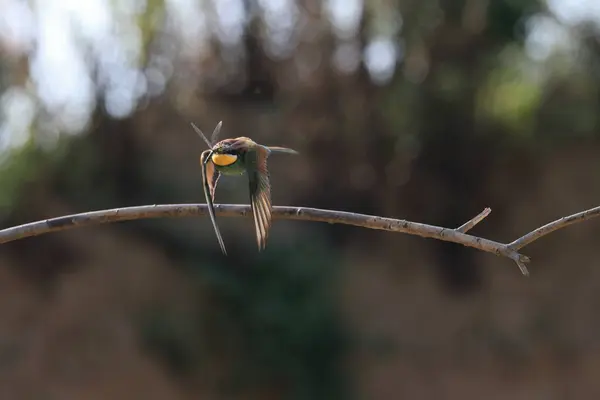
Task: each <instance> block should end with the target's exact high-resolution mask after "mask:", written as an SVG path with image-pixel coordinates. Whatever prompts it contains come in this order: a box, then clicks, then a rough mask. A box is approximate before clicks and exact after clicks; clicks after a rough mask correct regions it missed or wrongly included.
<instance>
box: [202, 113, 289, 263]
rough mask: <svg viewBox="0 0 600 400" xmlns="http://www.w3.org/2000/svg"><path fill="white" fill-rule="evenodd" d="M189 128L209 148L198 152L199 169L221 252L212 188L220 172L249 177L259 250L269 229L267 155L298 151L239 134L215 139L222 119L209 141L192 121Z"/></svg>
mask: <svg viewBox="0 0 600 400" xmlns="http://www.w3.org/2000/svg"><path fill="white" fill-rule="evenodd" d="M191 125H192V128H193V129H194V130H195V131H196V133H197V134H198V135H199V136H200V137H201V138H202V139H203V140H204V142H205V143H206V144H207V145H208V147H209V149H208V150H205V151H203V152H202V154H201V155H200V165H201V168H202V183H203V187H204V196H205V198H206V204H207V205H208V213H209V215H210V219H211V222H212V225H213V228H214V229H215V233H216V235H217V240H218V242H219V245H220V246H221V251H222V252H223V254H224V255H227V250H226V249H225V243H224V242H223V238H222V236H221V232H220V231H219V226H218V225H217V222H216V218H215V210H214V204H213V203H214V199H215V189H216V188H217V182H218V181H219V178H220V177H221V175H238V176H239V175H244V174H246V175H247V176H248V183H249V191H250V206H251V209H252V214H253V217H254V226H255V229H256V241H257V244H258V250H259V251H261V250H264V249H265V247H266V245H267V238H268V236H269V229H270V228H271V212H272V204H271V185H270V183H269V171H268V169H267V158H268V157H269V156H270V155H271V154H273V153H283V154H299V153H298V152H297V151H296V150H293V149H290V148H287V147H278V146H264V145H262V144H258V143H256V142H255V141H253V140H252V139H250V138H248V137H245V136H240V137H237V138H233V139H223V140H220V141H218V142H217V139H218V137H219V133H220V132H221V127H222V126H223V121H220V122H219V123H218V124H217V126H216V127H215V129H214V131H213V133H212V135H211V140H210V141H209V140H208V139H207V138H206V136H205V135H204V133H203V132H202V131H201V130H200V128H198V127H197V126H196V125H195V124H194V123H193V122H192V123H191Z"/></svg>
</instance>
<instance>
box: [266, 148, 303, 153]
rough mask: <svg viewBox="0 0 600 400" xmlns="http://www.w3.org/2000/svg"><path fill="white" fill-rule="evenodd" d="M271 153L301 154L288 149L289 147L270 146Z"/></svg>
mask: <svg viewBox="0 0 600 400" xmlns="http://www.w3.org/2000/svg"><path fill="white" fill-rule="evenodd" d="M267 148H268V149H269V150H271V153H287V154H299V153H298V152H297V151H296V150H293V149H288V148H287V147H278V146H268V147H267Z"/></svg>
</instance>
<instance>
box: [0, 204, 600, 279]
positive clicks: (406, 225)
mask: <svg viewBox="0 0 600 400" xmlns="http://www.w3.org/2000/svg"><path fill="white" fill-rule="evenodd" d="M215 212H216V214H217V215H219V216H222V217H246V216H250V215H251V210H250V206H247V205H238V204H219V205H215ZM490 212H491V210H490V209H489V208H486V209H485V210H483V212H481V213H480V214H478V215H477V216H476V217H474V218H473V219H471V220H469V221H468V222H466V223H465V224H463V225H461V226H460V227H458V228H456V229H451V228H443V227H439V226H435V225H427V224H421V223H418V222H410V221H406V220H402V219H393V218H384V217H379V216H374V215H365V214H356V213H351V212H345V211H334V210H321V209H318V208H306V207H281V206H276V207H273V217H274V218H278V219H292V220H304V221H318V222H327V223H330V224H346V225H354V226H359V227H363V228H369V229H379V230H384V231H390V232H402V233H408V234H410V235H417V236H421V237H426V238H432V239H438V240H444V241H447V242H453V243H458V244H462V245H464V246H468V247H473V248H476V249H479V250H483V251H486V252H488V253H492V254H496V255H498V256H504V257H507V258H510V259H511V260H513V261H514V262H515V263H516V264H517V265H518V266H519V268H520V269H521V272H522V273H523V275H528V274H529V272H528V271H527V268H526V266H525V264H526V263H528V262H529V257H527V256H525V255H522V254H520V253H519V252H518V250H520V249H521V248H523V247H524V246H526V245H528V244H530V243H531V242H533V241H535V240H537V239H539V238H541V237H542V236H545V235H547V234H549V233H551V232H553V231H555V230H557V229H560V228H564V227H566V226H568V225H571V224H574V223H577V222H582V221H585V220H588V219H591V218H594V217H597V216H599V215H600V207H596V208H592V209H590V210H587V211H582V212H580V213H577V214H573V215H571V216H568V217H564V218H560V219H558V220H556V221H554V222H551V223H549V224H547V225H544V226H542V227H540V228H538V229H535V230H533V231H532V232H530V233H528V234H526V235H524V236H522V237H521V238H519V239H517V240H515V241H514V242H512V243H509V244H504V243H499V242H495V241H493V240H488V239H484V238H481V237H477V236H472V235H468V234H466V233H464V232H466V231H468V230H469V229H471V228H473V227H474V226H475V225H476V224H477V223H479V222H481V221H482V220H483V219H484V218H485V217H486V216H487V215H489V213H490ZM207 214H208V209H207V207H206V204H165V205H151V206H138V207H125V208H114V209H111V210H101V211H92V212H85V213H81V214H73V215H67V216H64V217H58V218H52V219H47V220H44V221H37V222H32V223H28V224H24V225H19V226H14V227H11V228H6V229H3V230H0V244H1V243H8V242H11V241H14V240H19V239H24V238H27V237H31V236H37V235H41V234H44V233H49V232H57V231H62V230H66V229H72V228H77V227H84V226H90V225H96V224H102V223H109V222H119V221H129V220H136V219H147V218H160V217H186V216H203V215H207Z"/></svg>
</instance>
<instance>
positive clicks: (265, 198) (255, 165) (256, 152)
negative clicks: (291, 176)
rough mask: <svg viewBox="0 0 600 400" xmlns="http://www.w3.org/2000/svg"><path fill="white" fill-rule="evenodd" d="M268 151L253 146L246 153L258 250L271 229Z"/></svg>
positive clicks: (258, 146) (262, 246)
mask: <svg viewBox="0 0 600 400" xmlns="http://www.w3.org/2000/svg"><path fill="white" fill-rule="evenodd" d="M268 156H269V150H268V149H267V148H265V147H263V146H261V145H257V146H253V147H252V148H251V149H249V150H248V151H247V153H246V157H245V162H246V172H247V174H248V180H249V183H250V204H251V206H252V214H253V215H254V225H255V227H256V241H257V243H258V249H259V250H262V249H264V248H265V246H266V244H267V237H268V236H269V229H270V228H271V185H270V184H269V171H268V170H267V157H268Z"/></svg>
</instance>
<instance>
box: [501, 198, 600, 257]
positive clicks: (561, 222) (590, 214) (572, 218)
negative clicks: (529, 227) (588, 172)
mask: <svg viewBox="0 0 600 400" xmlns="http://www.w3.org/2000/svg"><path fill="white" fill-rule="evenodd" d="M598 216H600V207H594V208H590V209H589V210H585V211H582V212H578V213H576V214H573V215H569V216H568V217H562V218H559V219H557V220H556V221H552V222H550V223H549V224H546V225H544V226H541V227H539V228H537V229H536V230H533V231H531V232H529V233H528V234H526V235H523V236H521V237H520V238H518V239H517V240H515V241H514V242H512V243H509V244H508V247H510V248H511V249H514V250H519V249H522V248H523V247H525V246H527V245H528V244H530V243H531V242H533V241H535V240H538V239H539V238H541V237H542V236H546V235H547V234H549V233H552V232H554V231H556V230H558V229H561V228H565V227H567V226H569V225H573V224H576V223H578V222H583V221H586V220H588V219H592V218H595V217H598Z"/></svg>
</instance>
